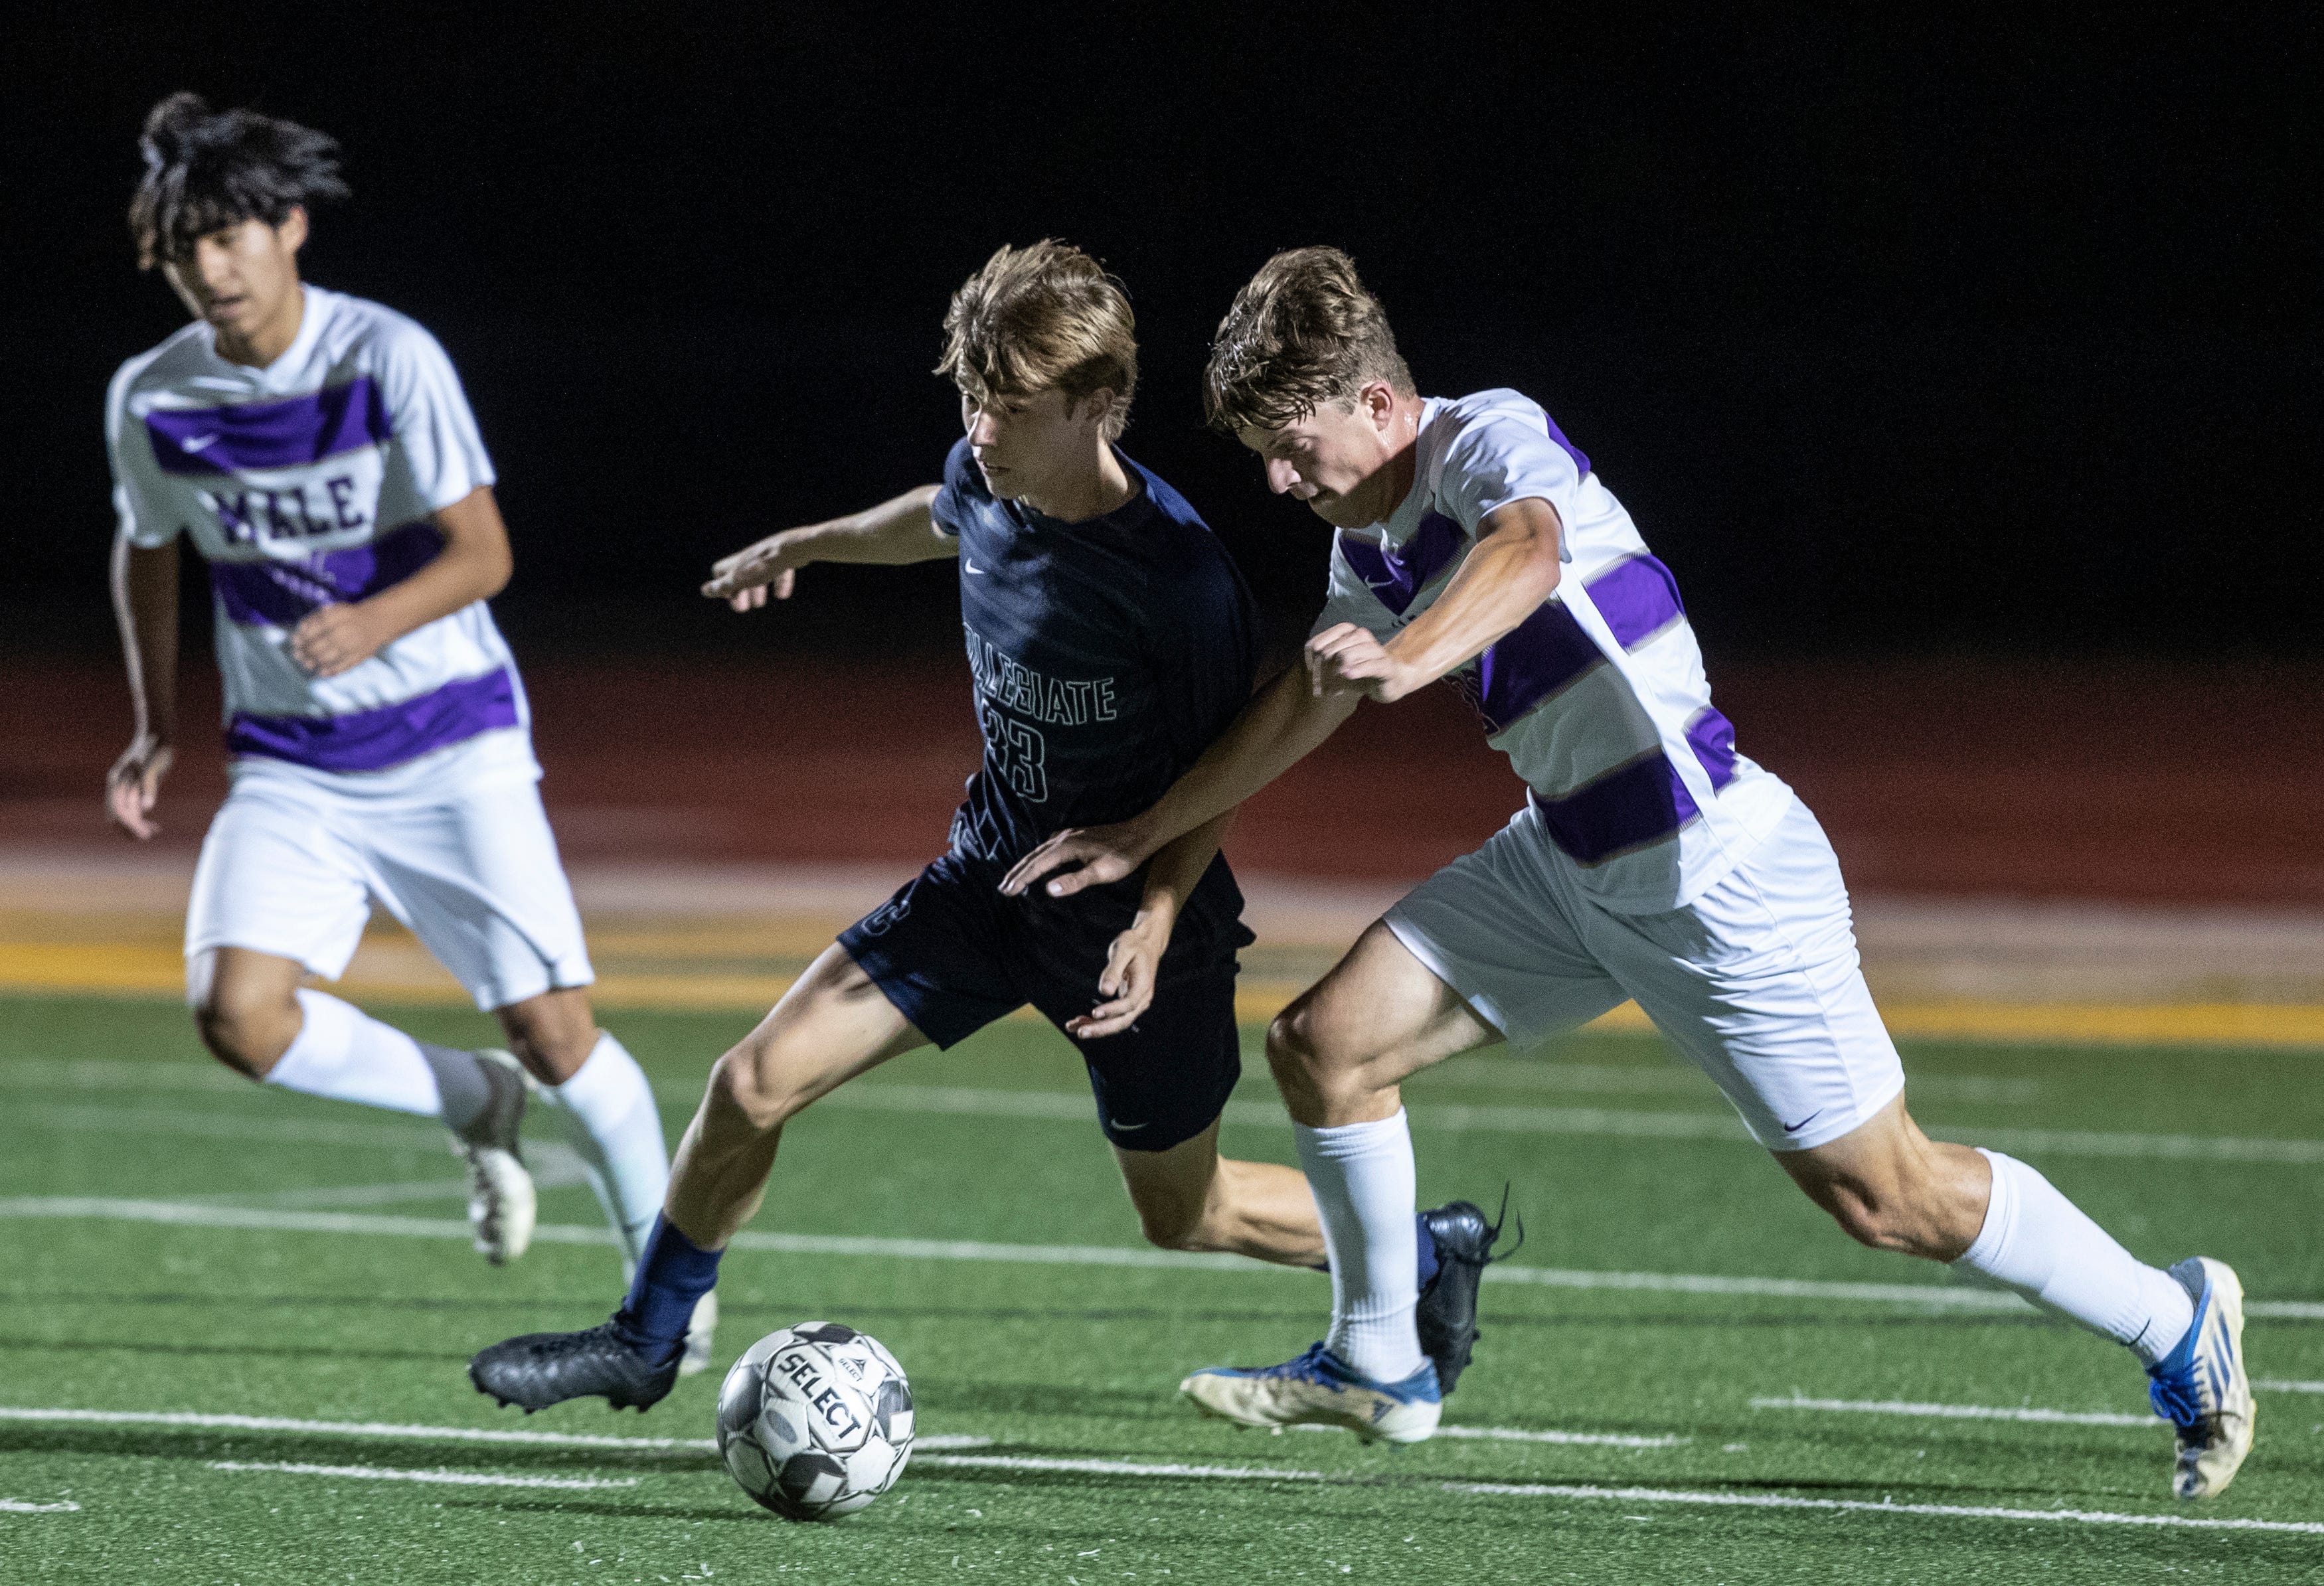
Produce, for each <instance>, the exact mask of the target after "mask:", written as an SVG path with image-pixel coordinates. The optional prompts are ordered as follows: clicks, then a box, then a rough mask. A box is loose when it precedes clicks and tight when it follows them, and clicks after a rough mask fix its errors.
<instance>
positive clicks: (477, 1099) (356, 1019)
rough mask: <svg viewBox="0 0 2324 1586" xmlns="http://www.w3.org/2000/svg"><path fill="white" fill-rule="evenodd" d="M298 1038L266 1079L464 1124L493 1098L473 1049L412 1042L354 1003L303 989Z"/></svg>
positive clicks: (314, 1092)
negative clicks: (459, 1049) (465, 1049)
mask: <svg viewBox="0 0 2324 1586" xmlns="http://www.w3.org/2000/svg"><path fill="white" fill-rule="evenodd" d="M298 997H299V1013H300V1025H299V1035H298V1038H297V1039H295V1040H293V1041H292V1042H291V1048H290V1050H289V1051H287V1052H285V1053H283V1054H282V1056H281V1058H279V1059H278V1060H277V1061H276V1062H275V1065H274V1067H273V1069H272V1071H271V1072H269V1073H268V1074H267V1076H266V1083H269V1084H275V1085H281V1087H282V1088H283V1089H285V1090H291V1091H300V1092H303V1093H306V1094H307V1095H309V1096H329V1097H331V1098H332V1099H333V1100H335V1101H340V1102H361V1103H362V1104H363V1105H364V1106H366V1107H387V1108H392V1109H393V1110H394V1111H398V1112H417V1113H419V1114H420V1116H421V1117H423V1118H441V1119H442V1120H444V1121H445V1123H446V1124H447V1126H448V1127H450V1128H451V1129H453V1130H462V1129H466V1127H467V1126H468V1125H470V1124H472V1123H474V1122H475V1120H476V1119H477V1117H478V1116H479V1115H480V1114H482V1113H483V1111H484V1108H485V1106H486V1105H487V1104H488V1103H489V1102H491V1100H492V1087H491V1083H490V1082H489V1081H487V1080H486V1079H485V1078H484V1072H483V1069H482V1067H481V1065H480V1063H479V1060H478V1058H477V1056H476V1055H475V1053H474V1052H462V1051H458V1050H456V1049H455V1048H453V1047H437V1046H431V1045H429V1044H428V1043H427V1042H424V1041H415V1040H413V1039H412V1038H411V1037H410V1036H407V1035H405V1034H404V1033H403V1032H402V1031H401V1030H400V1029H397V1028H395V1027H394V1026H393V1025H389V1024H382V1023H380V1021H379V1020H377V1019H374V1018H372V1017H371V1015H369V1014H367V1013H365V1012H364V1010H362V1009H360V1008H357V1007H356V1006H355V1004H354V1003H352V1002H342V1001H341V1000H339V999H337V997H334V996H331V995H330V994H329V993H327V992H325V991H309V990H308V989H307V988H305V987H303V986H302V987H300V990H299V992H298Z"/></svg>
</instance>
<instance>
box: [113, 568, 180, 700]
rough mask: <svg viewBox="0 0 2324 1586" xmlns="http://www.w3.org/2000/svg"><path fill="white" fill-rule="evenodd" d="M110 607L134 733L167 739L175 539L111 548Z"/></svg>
mask: <svg viewBox="0 0 2324 1586" xmlns="http://www.w3.org/2000/svg"><path fill="white" fill-rule="evenodd" d="M113 611H114V615H115V617H116V618H117V619H118V620H119V621H120V623H121V650H122V659H124V661H125V662H126V663H127V664H128V668H129V701H130V707H131V709H132V710H133V711H134V713H135V717H136V724H137V729H136V730H137V734H138V736H140V737H151V738H153V739H155V740H156V741H158V742H163V743H166V742H170V741H171V739H172V738H174V737H176V735H177V730H178V542H177V541H176V540H174V539H173V540H171V542H170V543H169V544H167V545H164V546H160V547H157V548H155V549H150V550H149V549H142V548H140V547H137V546H134V545H132V544H130V543H129V542H128V541H127V540H126V539H121V540H116V541H115V543H114V549H113Z"/></svg>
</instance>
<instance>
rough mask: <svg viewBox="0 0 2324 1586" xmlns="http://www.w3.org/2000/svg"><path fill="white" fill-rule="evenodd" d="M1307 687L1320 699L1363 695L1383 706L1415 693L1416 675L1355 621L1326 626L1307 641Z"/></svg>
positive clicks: (1305, 657)
mask: <svg viewBox="0 0 2324 1586" xmlns="http://www.w3.org/2000/svg"><path fill="white" fill-rule="evenodd" d="M1302 659H1304V660H1305V662H1306V664H1307V690H1308V692H1309V693H1310V694H1312V695H1314V696H1315V697H1316V698H1318V699H1328V698H1330V697H1331V696H1333V695H1335V694H1361V695H1363V696H1365V697H1367V698H1369V699H1376V700H1378V701H1379V702H1380V703H1381V704H1382V705H1387V704H1389V703H1391V702H1392V701H1395V700H1398V699H1402V698H1403V697H1404V696H1406V695H1407V694H1409V693H1411V692H1412V690H1413V687H1414V678H1413V677H1412V674H1411V671H1410V669H1408V668H1406V666H1405V665H1404V663H1403V662H1401V661H1399V660H1397V659H1396V657H1394V656H1392V655H1390V654H1389V653H1388V650H1387V648H1386V647H1385V646H1384V645H1382V644H1381V643H1380V641H1379V640H1377V639H1375V638H1373V637H1372V636H1371V634H1370V633H1369V632H1366V631H1365V630H1364V629H1362V628H1360V627H1358V626H1357V625H1356V624H1355V623H1353V622H1341V623H1338V624H1336V625H1335V626H1333V627H1330V628H1326V629H1324V630H1323V632H1321V633H1318V634H1316V635H1315V637H1314V638H1313V639H1310V640H1309V641H1307V648H1306V650H1305V652H1304V654H1303V656H1302Z"/></svg>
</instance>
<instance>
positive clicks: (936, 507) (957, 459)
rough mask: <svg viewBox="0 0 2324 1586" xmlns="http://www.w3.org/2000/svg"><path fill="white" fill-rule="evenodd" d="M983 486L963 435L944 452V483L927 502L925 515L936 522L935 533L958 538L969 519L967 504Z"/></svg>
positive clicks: (973, 457)
mask: <svg viewBox="0 0 2324 1586" xmlns="http://www.w3.org/2000/svg"><path fill="white" fill-rule="evenodd" d="M983 488H984V481H983V480H982V478H981V477H979V476H978V475H977V471H976V458H975V456H974V455H973V453H971V452H970V450H969V449H968V440H967V438H965V437H963V438H961V439H959V440H956V441H954V442H953V447H952V450H951V451H949V452H947V453H946V454H945V466H944V486H943V488H942V489H940V490H938V491H937V492H936V500H934V501H932V502H930V503H928V516H929V517H930V518H932V519H934V520H935V521H936V532H937V533H939V534H948V535H950V536H951V537H952V538H953V539H959V538H960V526H961V525H962V524H963V523H965V522H966V521H968V511H969V503H970V502H972V501H973V500H974V499H975V495H976V493H981V492H982V490H983Z"/></svg>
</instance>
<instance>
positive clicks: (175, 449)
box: [106, 286, 539, 791]
mask: <svg viewBox="0 0 2324 1586" xmlns="http://www.w3.org/2000/svg"><path fill="white" fill-rule="evenodd" d="M305 290H306V294H307V295H306V306H305V312H304V314H303V315H302V316H301V318H300V325H299V334H298V337H297V339H295V340H294V341H292V343H291V346H290V347H289V348H288V349H287V350H286V351H285V352H284V353H283V355H281V357H279V358H277V359H276V360H275V361H274V362H273V363H272V364H268V365H267V366H266V367H265V368H263V369H253V368H247V367H245V366H244V365H242V364H234V363H229V362H227V361H226V359H224V358H221V357H220V356H219V355H217V350H216V348H215V346H214V335H213V332H212V330H211V327H209V326H208V325H207V324H205V323H202V322H201V321H198V320H197V321H196V322H195V323H193V324H191V325H189V326H187V327H185V328H184V329H183V330H180V331H179V332H178V333H177V334H176V335H175V336H172V337H170V339H169V340H167V341H165V342H163V343H162V344H161V346H157V347H155V348H153V349H152V351H151V352H148V353H145V354H143V355H141V356H139V357H135V358H132V359H131V360H130V361H129V362H128V363H126V364H123V365H122V366H121V371H120V373H117V374H115V376H114V380H113V385H112V389H111V391H110V392H108V393H107V397H106V442H107V445H108V447H109V448H110V450H111V453H112V458H113V477H114V503H115V507H116V508H117V509H118V511H119V512H120V518H121V533H122V534H123V535H124V537H126V538H127V539H128V541H129V543H130V544H132V545H134V546H140V547H144V548H149V549H151V548H158V547H161V546H164V545H167V544H169V543H170V542H171V540H172V539H176V538H177V537H178V536H179V535H180V534H190V535H191V536H192V537H193V540H194V544H195V547H196V548H197V549H198V550H200V552H201V554H202V556H203V557H204V558H206V559H207V560H208V563H209V572H210V587H211V590H212V592H213V594H214V595H215V599H216V606H217V656H218V666H219V669H220V670H221V671H223V672H224V674H225V679H226V747H227V750H228V752H230V753H231V754H233V755H235V756H237V757H258V758H261V759H263V760H265V761H269V762H272V763H274V764H276V765H278V766H282V767H291V768H303V770H306V771H308V772H311V773H321V774H324V775H327V776H329V777H331V778H333V779H335V780H337V779H339V778H341V777H343V776H344V775H345V774H346V773H351V772H360V773H371V775H368V776H366V777H365V778H364V782H365V784H366V785H367V790H374V791H376V790H384V789H385V785H386V784H388V783H392V782H400V781H401V780H403V779H404V778H401V777H395V776H383V775H380V773H388V772H392V771H393V770H395V769H396V768H399V767H407V766H411V765H412V764H413V762H415V761H420V759H422V757H429V756H436V755H438V754H439V752H442V751H446V750H448V749H451V748H453V747H455V746H457V745H468V746H469V747H468V749H467V750H466V751H465V752H463V753H462V754H461V755H460V756H458V757H457V758H458V759H459V760H460V761H462V762H463V764H464V765H465V764H469V763H471V762H474V763H475V766H476V769H480V770H481V769H484V766H485V765H486V764H489V766H490V767H491V768H493V770H497V771H499V772H523V773H527V774H530V775H533V776H538V775H539V768H538V766H537V765H535V764H534V762H533V760H532V751H531V745H530V732H529V730H528V727H529V723H528V716H527V712H526V707H525V699H524V689H523V686H522V685H521V683H520V682H519V680H518V678H517V673H516V666H515V663H514V661H513V660H512V659H511V657H510V655H509V650H508V646H507V644H506V643H505V642H504V641H503V640H502V638H501V635H500V631H499V629H498V628H496V627H495V626H494V625H493V619H492V613H491V612H490V611H489V610H487V609H486V607H485V605H484V602H483V601H477V602H476V603H475V604H473V605H469V606H466V607H464V608H463V609H461V610H459V611H457V612H454V613H451V614H450V615H448V616H445V617H439V618H438V619H437V620H436V621H435V622H429V623H427V624H426V625H424V626H422V627H420V628H416V629H414V630H412V631H411V632H409V633H406V634H405V635H403V636H402V637H401V638H400V639H397V640H395V641H393V642H392V643H390V644H388V645H386V646H385V647H384V648H383V649H382V650H380V651H379V653H378V654H376V655H374V656H373V657H372V658H371V659H368V660H365V661H364V662H362V663H361V664H360V665H357V666H355V667H354V668H351V669H348V670H347V671H345V672H342V673H341V674H339V675H338V676H337V677H336V678H314V677H310V676H309V675H308V674H307V673H306V672H304V671H302V670H301V669H300V667H299V666H298V664H297V663H296V662H295V661H293V660H292V659H291V630H292V629H294V628H296V627H297V626H298V625H299V623H300V620H301V619H303V618H304V617H306V616H307V615H308V614H309V613H311V612H313V611H315V610H317V609H318V608H319V607H322V606H324V605H327V604H332V603H334V602H341V601H356V600H361V599H363V598H364V596H365V595H373V594H375V593H377V592H378V591H379V590H381V589H383V588H386V587H387V586H390V585H392V584H395V583H398V582H400V581H401V580H402V579H405V578H408V577H410V576H411V575H412V574H414V573H415V572H417V571H419V570H420V568H421V567H425V566H427V565H428V563H429V561H431V560H433V559H434V558H435V557H436V555H437V554H438V551H440V550H441V549H442V547H443V539H442V536H441V535H440V534H439V533H438V530H437V529H436V526H435V524H434V523H433V522H432V521H431V514H432V513H433V512H435V511H436V509H438V507H444V506H448V505H450V504H451V503H454V502H457V501H458V500H460V499H461V498H462V497H464V496H466V495H467V494H468V493H471V492H472V491H474V490H475V489H477V488H478V487H479V486H482V485H487V484H492V483H493V465H492V459H491V458H490V457H489V456H486V454H485V452H484V440H483V438H482V437H481V436H479V435H478V433H477V430H476V421H475V416H474V415H473V414H472V413H471V412H470V411H469V410H468V402H467V398H466V395H465V394H464V393H463V392H462V391H461V389H460V380H459V376H458V375H457V374H456V373H454V372H453V369H452V364H451V360H449V359H448V358H447V357H446V356H445V355H444V349H443V348H442V347H441V346H438V344H437V341H436V338H435V337H432V336H430V335H429V334H428V332H427V331H426V330H424V329H422V328H421V327H420V326H419V325H417V324H415V323H414V322H413V321H411V320H410V319H407V318H404V317H403V316H402V315H401V314H398V313H396V312H395V311H394V310H392V309H385V308H382V307H381V306H380V305H379V304H377V303H372V302H366V301H364V300H362V299H360V298H352V297H347V296H345V295H343V294H341V293H338V292H332V291H325V290H322V289H320V288H318V287H314V286H309V287H307V288H306V289H305ZM441 765H442V761H440V760H430V761H429V767H430V768H440V767H441Z"/></svg>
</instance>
